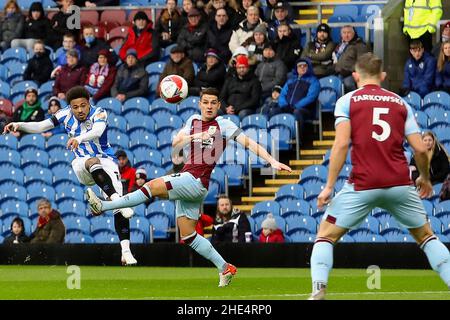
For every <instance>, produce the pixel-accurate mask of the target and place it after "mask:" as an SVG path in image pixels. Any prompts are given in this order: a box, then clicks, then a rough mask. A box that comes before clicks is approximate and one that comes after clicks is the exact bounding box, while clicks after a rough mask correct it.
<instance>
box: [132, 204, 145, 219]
mask: <svg viewBox="0 0 450 320" xmlns="http://www.w3.org/2000/svg"><path fill="white" fill-rule="evenodd" d="M133 210H134V215H135V216H136V217H137V216H139V217H145V214H146V210H147V206H146V205H145V203H141V204H140V205H138V206H136V207H133Z"/></svg>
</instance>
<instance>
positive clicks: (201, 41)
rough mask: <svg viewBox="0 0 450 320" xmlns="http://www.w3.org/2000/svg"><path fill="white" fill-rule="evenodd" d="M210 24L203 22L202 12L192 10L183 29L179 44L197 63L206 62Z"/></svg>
mask: <svg viewBox="0 0 450 320" xmlns="http://www.w3.org/2000/svg"><path fill="white" fill-rule="evenodd" d="M207 32H208V24H207V23H206V22H203V21H202V17H201V15H200V12H199V11H198V10H197V9H195V8H192V9H191V10H189V13H188V23H187V24H186V25H185V26H184V27H183V28H182V29H181V31H180V34H179V35H178V39H177V44H179V45H180V46H181V47H183V48H185V50H186V54H187V56H188V58H189V59H191V60H192V61H194V62H195V63H203V62H204V61H205V51H206V41H207Z"/></svg>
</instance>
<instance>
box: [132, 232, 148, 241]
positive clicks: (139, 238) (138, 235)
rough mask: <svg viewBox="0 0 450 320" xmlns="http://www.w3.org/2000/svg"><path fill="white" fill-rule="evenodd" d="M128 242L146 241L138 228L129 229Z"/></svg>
mask: <svg viewBox="0 0 450 320" xmlns="http://www.w3.org/2000/svg"><path fill="white" fill-rule="evenodd" d="M130 242H131V243H146V242H147V241H146V238H145V234H144V232H142V231H141V230H139V229H130Z"/></svg>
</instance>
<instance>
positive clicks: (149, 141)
mask: <svg viewBox="0 0 450 320" xmlns="http://www.w3.org/2000/svg"><path fill="white" fill-rule="evenodd" d="M157 147H158V138H157V137H156V135H154V134H153V133H151V132H149V131H147V130H145V129H142V128H140V129H136V130H134V131H133V132H132V133H131V134H130V148H131V150H137V149H140V148H151V149H157ZM137 159H139V158H137ZM142 160H144V159H142Z"/></svg>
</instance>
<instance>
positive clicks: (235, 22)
mask: <svg viewBox="0 0 450 320" xmlns="http://www.w3.org/2000/svg"><path fill="white" fill-rule="evenodd" d="M224 9H225V11H226V12H227V15H228V24H229V25H230V27H231V30H234V29H237V28H238V27H239V23H240V22H241V21H242V20H245V16H243V18H241V15H240V14H239V13H238V11H236V10H234V9H233V8H231V7H230V6H229V5H228V3H226V4H225V8H224ZM216 11H217V10H216V9H215V8H214V7H211V11H210V12H209V13H208V23H209V24H210V28H211V26H212V25H213V24H216Z"/></svg>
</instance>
